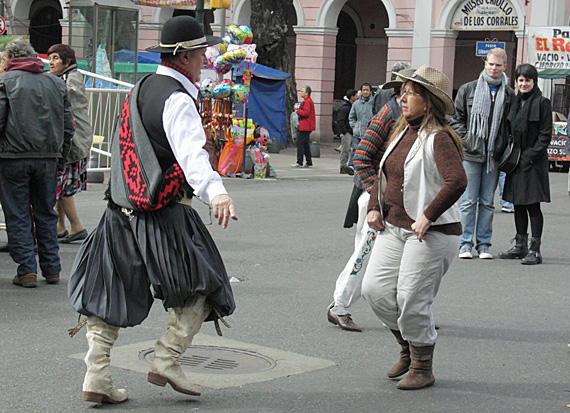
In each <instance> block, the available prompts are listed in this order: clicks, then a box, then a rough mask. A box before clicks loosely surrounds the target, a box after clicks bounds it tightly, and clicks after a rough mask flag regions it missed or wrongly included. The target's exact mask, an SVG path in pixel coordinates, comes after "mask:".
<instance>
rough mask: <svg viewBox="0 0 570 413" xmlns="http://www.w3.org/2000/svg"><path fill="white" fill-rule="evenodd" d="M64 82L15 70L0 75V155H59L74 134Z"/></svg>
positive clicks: (56, 156)
mask: <svg viewBox="0 0 570 413" xmlns="http://www.w3.org/2000/svg"><path fill="white" fill-rule="evenodd" d="M73 132H74V127H73V118H72V115H71V106H70V104H69V100H68V97H67V87H66V86H65V82H64V81H63V80H61V79H59V78H57V77H55V76H54V75H52V74H50V73H47V72H43V73H31V72H26V71H24V70H14V71H10V72H6V73H2V74H1V75H0V158H54V159H55V158H62V161H63V162H65V158H66V156H67V153H68V152H69V148H70V146H71V138H72V136H73Z"/></svg>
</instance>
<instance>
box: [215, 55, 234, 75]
mask: <svg viewBox="0 0 570 413" xmlns="http://www.w3.org/2000/svg"><path fill="white" fill-rule="evenodd" d="M224 55H225V53H224V54H223V55H221V56H218V57H217V58H216V61H215V62H214V69H215V70H216V72H218V73H221V74H225V73H228V72H229V71H230V70H231V69H232V64H231V63H229V62H227V61H226V60H224Z"/></svg>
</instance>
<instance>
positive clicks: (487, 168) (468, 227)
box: [450, 48, 514, 259]
mask: <svg viewBox="0 0 570 413" xmlns="http://www.w3.org/2000/svg"><path fill="white" fill-rule="evenodd" d="M506 68H507V54H506V53H505V51H504V50H503V49H499V48H496V49H492V50H490V51H489V52H488V53H487V58H486V60H485V69H484V70H483V71H482V72H481V74H480V75H479V78H478V79H477V80H474V81H472V82H469V83H466V84H464V85H463V86H461V87H460V88H459V91H458V92H457V97H456V98H455V108H456V113H455V115H454V116H453V117H452V118H451V121H450V125H451V127H452V128H453V129H454V130H455V132H457V134H458V135H459V137H460V138H461V139H462V141H463V151H464V157H465V158H464V161H463V166H464V168H465V172H466V173H467V189H466V190H465V193H464V194H463V196H462V197H461V207H460V208H461V225H462V227H463V234H462V236H461V245H460V247H459V258H473V254H472V253H471V249H472V248H473V245H474V244H473V237H474V236H475V237H476V245H475V248H476V249H477V251H478V253H479V258H482V259H492V258H493V255H492V254H491V253H490V252H489V248H490V247H491V236H492V234H493V213H494V211H495V207H494V205H493V200H494V197H495V190H496V189H497V183H498V180H499V169H498V167H497V160H498V159H499V158H500V156H501V153H502V151H503V150H504V148H505V146H506V139H507V136H508V130H507V122H506V118H507V114H508V111H509V108H510V102H511V100H512V98H513V96H514V92H513V90H512V89H511V88H510V87H509V85H508V84H507V76H506V75H505V73H504V72H505V69H506Z"/></svg>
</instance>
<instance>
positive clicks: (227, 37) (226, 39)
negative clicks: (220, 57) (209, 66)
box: [220, 34, 232, 54]
mask: <svg viewBox="0 0 570 413" xmlns="http://www.w3.org/2000/svg"><path fill="white" fill-rule="evenodd" d="M230 44H232V38H231V37H230V35H228V34H226V35H225V36H223V37H222V42H221V43H220V52H221V53H222V54H224V53H226V52H227V51H228V46H229V45H230Z"/></svg>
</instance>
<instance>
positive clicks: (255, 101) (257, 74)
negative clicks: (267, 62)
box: [234, 62, 291, 147]
mask: <svg viewBox="0 0 570 413" xmlns="http://www.w3.org/2000/svg"><path fill="white" fill-rule="evenodd" d="M247 65H249V69H250V70H251V71H252V73H253V76H252V78H251V85H250V91H249V100H248V109H247V110H248V118H250V119H252V120H253V122H254V123H259V124H260V125H261V126H264V127H266V128H267V130H268V131H269V136H271V138H272V139H277V142H279V145H281V146H282V147H285V146H287V113H286V111H285V80H286V79H287V78H289V77H291V75H290V74H289V73H285V72H282V71H280V70H276V69H272V68H270V67H267V66H263V65H261V64H258V63H249V62H243V63H241V64H240V65H239V66H238V67H237V69H235V70H234V75H235V76H236V81H237V82H239V83H241V82H243V81H242V75H243V72H244V70H245V69H246V66H247Z"/></svg>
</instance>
